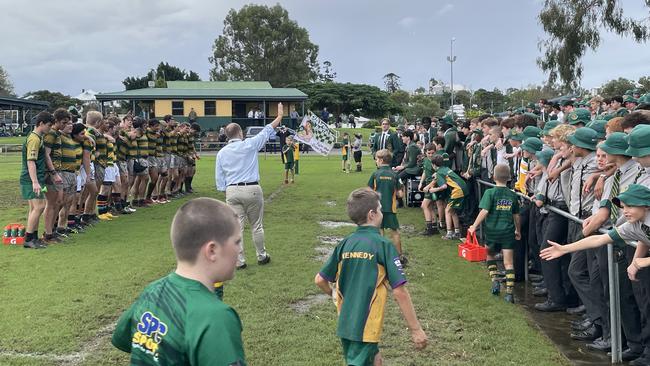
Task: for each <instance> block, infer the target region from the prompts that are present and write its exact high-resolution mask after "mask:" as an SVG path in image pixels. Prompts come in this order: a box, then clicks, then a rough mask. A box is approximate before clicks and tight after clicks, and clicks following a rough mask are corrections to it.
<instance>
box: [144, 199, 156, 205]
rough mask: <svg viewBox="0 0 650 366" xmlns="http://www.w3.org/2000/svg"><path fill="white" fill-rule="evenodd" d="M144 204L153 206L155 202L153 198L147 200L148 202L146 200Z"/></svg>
mask: <svg viewBox="0 0 650 366" xmlns="http://www.w3.org/2000/svg"><path fill="white" fill-rule="evenodd" d="M144 204H145V205H153V204H154V201H153V200H152V199H151V198H147V199H146V200H144Z"/></svg>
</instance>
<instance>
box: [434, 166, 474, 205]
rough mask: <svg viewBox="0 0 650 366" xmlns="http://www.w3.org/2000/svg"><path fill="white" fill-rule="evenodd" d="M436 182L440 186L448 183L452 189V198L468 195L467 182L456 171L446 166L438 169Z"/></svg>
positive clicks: (448, 187) (450, 189)
mask: <svg viewBox="0 0 650 366" xmlns="http://www.w3.org/2000/svg"><path fill="white" fill-rule="evenodd" d="M436 182H437V185H438V187H442V186H443V185H445V184H446V185H447V189H449V191H450V198H463V197H465V196H466V195H467V184H465V181H464V180H463V179H462V178H461V177H459V176H458V174H456V173H455V172H453V171H452V170H451V169H449V168H448V167H446V166H443V167H439V168H438V170H437V171H436Z"/></svg>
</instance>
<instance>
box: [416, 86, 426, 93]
mask: <svg viewBox="0 0 650 366" xmlns="http://www.w3.org/2000/svg"><path fill="white" fill-rule="evenodd" d="M413 92H414V93H415V94H424V93H426V92H427V90H426V89H424V87H422V86H420V87H418V88H417V89H415V90H414V91H413Z"/></svg>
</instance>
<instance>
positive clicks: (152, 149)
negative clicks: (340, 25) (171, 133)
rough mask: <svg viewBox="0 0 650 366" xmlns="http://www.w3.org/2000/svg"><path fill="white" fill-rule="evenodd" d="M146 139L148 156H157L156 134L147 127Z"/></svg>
mask: <svg viewBox="0 0 650 366" xmlns="http://www.w3.org/2000/svg"><path fill="white" fill-rule="evenodd" d="M147 141H148V144H149V156H158V134H157V133H156V132H155V131H152V130H151V129H147Z"/></svg>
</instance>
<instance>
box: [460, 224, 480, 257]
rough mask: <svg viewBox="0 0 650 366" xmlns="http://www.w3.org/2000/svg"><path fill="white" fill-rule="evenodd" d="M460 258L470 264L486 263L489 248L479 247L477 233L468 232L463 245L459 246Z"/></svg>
mask: <svg viewBox="0 0 650 366" xmlns="http://www.w3.org/2000/svg"><path fill="white" fill-rule="evenodd" d="M458 256H459V257H461V258H464V259H465V260H468V261H470V262H480V261H484V260H485V258H486V257H487V248H486V247H483V246H481V245H479V243H478V240H477V239H476V233H470V232H469V231H468V232H467V237H466V238H465V241H464V242H463V244H459V245H458Z"/></svg>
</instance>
